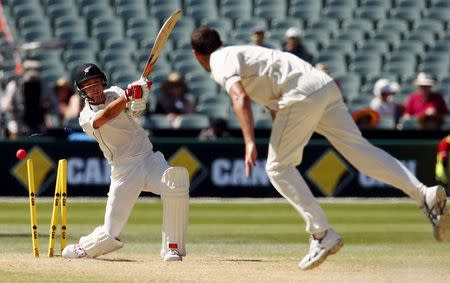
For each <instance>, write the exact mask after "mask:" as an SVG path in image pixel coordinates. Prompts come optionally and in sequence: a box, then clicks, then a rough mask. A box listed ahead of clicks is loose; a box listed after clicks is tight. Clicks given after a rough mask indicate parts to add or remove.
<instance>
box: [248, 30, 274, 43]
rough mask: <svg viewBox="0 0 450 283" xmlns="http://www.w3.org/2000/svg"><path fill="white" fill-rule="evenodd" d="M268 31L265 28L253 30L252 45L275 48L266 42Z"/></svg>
mask: <svg viewBox="0 0 450 283" xmlns="http://www.w3.org/2000/svg"><path fill="white" fill-rule="evenodd" d="M265 34H266V29H265V28H264V27H263V26H255V27H254V28H252V34H251V36H250V43H249V44H250V45H257V46H262V47H266V48H273V46H272V45H270V44H267V43H265V42H264V40H265Z"/></svg>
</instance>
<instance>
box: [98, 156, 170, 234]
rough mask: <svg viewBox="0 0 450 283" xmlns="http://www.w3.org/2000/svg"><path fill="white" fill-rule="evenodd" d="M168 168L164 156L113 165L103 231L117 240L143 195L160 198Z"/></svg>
mask: <svg viewBox="0 0 450 283" xmlns="http://www.w3.org/2000/svg"><path fill="white" fill-rule="evenodd" d="M167 168H169V165H168V164H167V162H166V160H165V159H164V156H163V154H162V153H161V152H159V151H158V152H154V153H153V152H150V153H148V154H147V155H146V156H145V157H144V158H138V159H134V160H130V161H126V162H123V163H121V164H120V165H112V168H111V185H110V187H109V192H108V201H107V203H106V211H105V221H104V228H105V230H106V232H108V233H109V235H111V236H112V237H114V238H118V237H119V235H120V233H121V232H122V230H123V227H124V226H125V224H126V222H127V220H128V217H129V216H130V214H131V211H132V209H133V207H134V204H135V203H136V200H137V199H138V197H139V195H140V193H141V192H142V191H145V192H152V193H154V194H157V195H161V187H162V185H161V184H162V183H161V178H162V175H163V173H164V171H165V170H166V169H167Z"/></svg>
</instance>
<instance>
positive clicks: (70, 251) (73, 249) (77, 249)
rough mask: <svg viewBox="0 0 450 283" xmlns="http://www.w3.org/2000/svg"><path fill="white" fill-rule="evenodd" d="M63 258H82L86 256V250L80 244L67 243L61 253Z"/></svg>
mask: <svg viewBox="0 0 450 283" xmlns="http://www.w3.org/2000/svg"><path fill="white" fill-rule="evenodd" d="M61 255H62V257H63V258H83V257H86V251H85V250H84V249H83V247H82V246H81V245H80V244H72V245H68V246H67V247H65V248H64V250H63V251H62V253H61Z"/></svg>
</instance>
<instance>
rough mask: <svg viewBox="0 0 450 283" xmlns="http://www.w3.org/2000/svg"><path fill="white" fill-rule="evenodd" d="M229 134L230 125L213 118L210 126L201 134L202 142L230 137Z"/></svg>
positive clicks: (220, 119) (222, 120)
mask: <svg viewBox="0 0 450 283" xmlns="http://www.w3.org/2000/svg"><path fill="white" fill-rule="evenodd" d="M230 136H231V135H230V133H229V132H228V124H227V121H225V120H224V119H222V118H213V119H211V121H210V126H209V128H207V129H203V130H202V131H201V132H200V135H199V139H200V140H215V139H217V138H225V137H230Z"/></svg>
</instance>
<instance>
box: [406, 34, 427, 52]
mask: <svg viewBox="0 0 450 283" xmlns="http://www.w3.org/2000/svg"><path fill="white" fill-rule="evenodd" d="M406 39H407V40H418V41H421V42H423V43H424V44H425V48H429V47H432V46H433V45H434V34H433V33H431V32H423V31H422V30H413V31H411V32H410V33H409V34H408V36H407V37H406Z"/></svg>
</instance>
